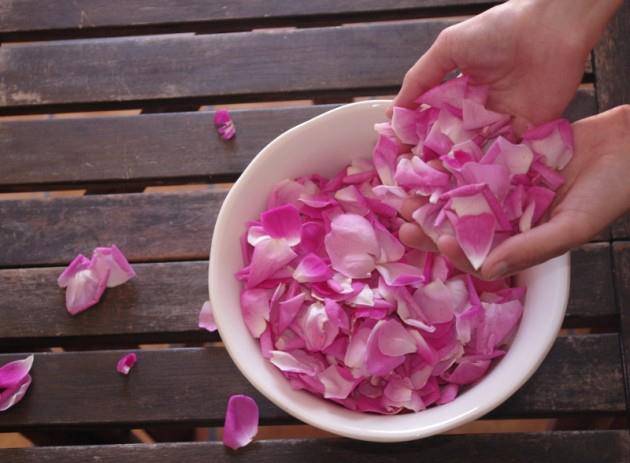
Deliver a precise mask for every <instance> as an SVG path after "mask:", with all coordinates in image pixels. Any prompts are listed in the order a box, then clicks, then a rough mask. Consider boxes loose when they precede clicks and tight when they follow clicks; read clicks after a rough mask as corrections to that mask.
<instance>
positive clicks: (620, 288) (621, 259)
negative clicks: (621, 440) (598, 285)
mask: <svg viewBox="0 0 630 463" xmlns="http://www.w3.org/2000/svg"><path fill="white" fill-rule="evenodd" d="M612 251H613V258H614V272H615V289H616V292H617V306H618V307H617V308H618V309H619V313H620V316H621V336H620V342H621V359H622V365H623V369H624V370H623V371H624V375H623V378H624V382H625V390H626V403H627V404H628V406H627V420H628V424H629V425H630V241H619V242H614V243H613V248H612Z"/></svg>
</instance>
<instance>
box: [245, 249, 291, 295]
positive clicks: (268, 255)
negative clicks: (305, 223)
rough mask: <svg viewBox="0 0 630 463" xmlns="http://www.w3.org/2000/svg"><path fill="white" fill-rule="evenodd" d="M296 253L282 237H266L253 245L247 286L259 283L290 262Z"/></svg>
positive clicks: (250, 286)
mask: <svg viewBox="0 0 630 463" xmlns="http://www.w3.org/2000/svg"><path fill="white" fill-rule="evenodd" d="M296 256H297V254H296V253H295V252H294V251H293V250H292V249H291V246H290V245H289V243H288V242H287V241H286V240H284V239H273V238H268V239H266V240H263V241H261V242H259V243H258V244H257V245H256V246H254V253H253V254H252V262H251V264H250V271H249V275H248V278H247V287H248V288H252V287H254V286H257V285H259V284H260V283H262V282H263V281H265V280H266V279H267V278H269V277H270V276H272V275H273V274H274V273H276V272H277V271H278V270H280V269H282V268H283V267H284V266H285V265H287V264H288V263H289V262H291V261H292V260H293V259H295V257H296Z"/></svg>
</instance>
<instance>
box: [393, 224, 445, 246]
mask: <svg viewBox="0 0 630 463" xmlns="http://www.w3.org/2000/svg"><path fill="white" fill-rule="evenodd" d="M398 237H399V238H400V241H401V242H402V243H403V244H404V245H405V246H407V247H410V248H414V249H419V250H420V251H432V252H433V251H437V247H436V246H435V243H434V242H433V240H432V239H431V238H429V236H427V234H426V233H425V232H424V231H423V230H422V228H420V226H419V225H416V224H415V223H404V224H402V225H401V227H400V230H398Z"/></svg>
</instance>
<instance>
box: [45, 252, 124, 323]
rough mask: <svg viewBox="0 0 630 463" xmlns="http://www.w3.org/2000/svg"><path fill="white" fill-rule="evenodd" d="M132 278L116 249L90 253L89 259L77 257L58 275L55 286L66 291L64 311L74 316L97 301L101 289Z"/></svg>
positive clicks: (117, 284)
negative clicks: (65, 309)
mask: <svg viewBox="0 0 630 463" xmlns="http://www.w3.org/2000/svg"><path fill="white" fill-rule="evenodd" d="M135 276H136V272H134V270H133V268H132V267H131V265H129V262H128V261H127V258H126V257H125V256H124V255H123V253H122V252H121V251H120V249H118V248H117V247H116V245H113V244H112V245H111V246H110V247H99V248H96V249H94V252H93V253H92V258H91V259H88V258H87V257H85V256H84V255H83V254H79V255H78V256H77V257H75V258H74V260H73V261H72V262H70V264H69V265H68V267H66V268H65V269H64V271H63V272H62V273H61V275H59V278H58V279H57V283H58V285H59V287H60V288H66V308H67V309H68V312H69V313H70V314H71V315H76V314H78V313H80V312H83V311H84V310H87V309H88V308H90V307H92V306H93V305H95V304H96V303H98V301H99V300H100V299H101V296H102V295H103V292H104V291H105V288H113V287H115V286H119V285H122V284H123V283H126V282H127V281H129V280H130V279H131V278H133V277H135Z"/></svg>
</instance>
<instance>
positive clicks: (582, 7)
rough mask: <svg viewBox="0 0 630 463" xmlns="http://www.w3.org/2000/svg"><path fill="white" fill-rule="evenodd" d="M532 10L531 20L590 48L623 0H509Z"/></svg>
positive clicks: (585, 47)
mask: <svg viewBox="0 0 630 463" xmlns="http://www.w3.org/2000/svg"><path fill="white" fill-rule="evenodd" d="M508 3H513V4H514V5H515V6H518V7H519V8H524V9H528V10H530V11H531V16H532V19H533V18H535V21H536V22H539V23H540V24H545V25H547V27H550V28H553V29H554V31H555V32H556V33H557V34H559V35H563V36H564V37H563V38H564V39H565V40H576V41H577V45H578V46H580V47H582V48H584V50H588V51H590V50H591V49H592V48H593V47H594V46H595V44H596V43H597V41H598V40H599V38H600V37H601V35H602V33H603V32H604V29H606V25H607V24H608V22H609V21H610V19H611V18H612V17H613V15H614V14H615V12H616V11H617V9H618V8H619V7H620V6H621V5H622V4H623V0H510V1H509V2H508Z"/></svg>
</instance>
